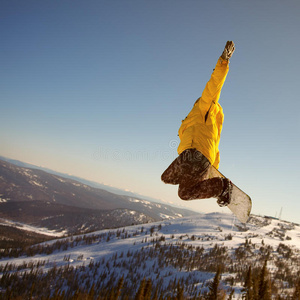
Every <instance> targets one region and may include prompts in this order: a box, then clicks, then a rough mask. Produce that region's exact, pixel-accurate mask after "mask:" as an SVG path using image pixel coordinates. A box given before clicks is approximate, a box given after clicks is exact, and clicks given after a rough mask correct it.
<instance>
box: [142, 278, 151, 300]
mask: <svg viewBox="0 0 300 300" xmlns="http://www.w3.org/2000/svg"><path fill="white" fill-rule="evenodd" d="M151 293H152V282H151V279H148V280H147V282H146V286H145V289H144V298H143V299H144V300H150V299H151Z"/></svg>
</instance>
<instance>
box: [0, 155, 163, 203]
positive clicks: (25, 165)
mask: <svg viewBox="0 0 300 300" xmlns="http://www.w3.org/2000/svg"><path fill="white" fill-rule="evenodd" d="M0 160H3V161H6V162H9V163H11V164H13V165H16V166H18V167H23V168H27V169H28V168H29V169H36V170H42V171H45V172H47V173H49V174H53V175H58V176H60V177H64V178H68V179H72V180H75V181H79V182H81V183H83V184H86V185H88V186H91V187H94V188H99V189H103V190H105V191H108V192H111V193H113V194H117V195H124V196H131V197H138V198H142V199H144V200H149V201H152V202H158V203H163V202H161V201H160V200H158V199H154V198H152V197H149V196H146V195H140V194H138V193H134V192H131V191H127V190H123V189H119V188H116V187H112V186H109V185H105V184H102V183H99V182H95V181H92V180H87V179H84V178H81V177H78V176H74V175H69V174H66V173H61V172H56V171H54V170H51V169H48V168H44V167H40V166H36V165H32V164H28V163H25V162H22V161H19V160H15V159H10V158H6V157H4V156H0Z"/></svg>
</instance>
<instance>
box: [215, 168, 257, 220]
mask: <svg viewBox="0 0 300 300" xmlns="http://www.w3.org/2000/svg"><path fill="white" fill-rule="evenodd" d="M213 177H225V176H224V175H223V174H222V173H221V172H219V171H218V170H217V169H216V168H214V167H213V166H212V167H211V171H210V174H209V178H213ZM227 207H228V208H229V209H230V210H231V211H232V212H233V214H234V215H235V216H236V217H237V219H238V220H239V221H240V222H242V223H246V222H247V221H248V219H249V215H250V212H251V208H252V201H251V198H250V197H249V196H248V195H247V194H246V193H245V192H243V191H242V190H241V189H240V188H238V187H237V186H236V185H235V184H232V194H231V201H230V204H228V205H227Z"/></svg>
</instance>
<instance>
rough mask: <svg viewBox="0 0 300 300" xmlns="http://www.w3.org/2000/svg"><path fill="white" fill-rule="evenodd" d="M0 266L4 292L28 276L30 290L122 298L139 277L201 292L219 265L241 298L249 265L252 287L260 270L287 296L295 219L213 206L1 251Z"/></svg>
mask: <svg viewBox="0 0 300 300" xmlns="http://www.w3.org/2000/svg"><path fill="white" fill-rule="evenodd" d="M12 255H13V256H14V257H9V256H12ZM265 262H266V263H267V269H268V273H266V274H268V275H264V276H266V278H265V279H264V278H262V277H261V276H260V274H261V272H262V271H261V270H262V268H263V266H264V263H265ZM0 266H1V267H0V273H1V274H2V275H1V276H2V278H1V280H0V284H1V286H0V288H1V289H2V292H3V293H5V292H7V291H11V289H12V288H13V287H14V288H15V289H16V287H18V286H22V285H24V282H27V283H26V284H27V286H29V287H31V286H32V282H33V281H34V282H35V289H34V293H36V295H37V296H41V295H44V296H49V295H50V293H52V295H53V293H54V291H56V293H58V294H59V293H64V295H65V296H69V297H70V296H71V295H74V293H75V292H76V293H83V294H84V293H90V292H93V293H95V294H96V295H97V294H99V293H100V294H101V293H105V291H106V292H107V291H108V290H110V291H115V292H116V293H120V294H121V295H124V293H125V291H126V294H127V295H129V296H130V297H129V299H131V298H133V297H134V296H135V295H136V293H138V291H139V287H140V288H141V286H142V284H143V281H142V279H143V278H145V279H146V280H147V284H148V286H149V285H151V287H152V288H151V290H152V297H154V295H155V294H156V295H162V296H164V297H166V296H167V295H169V296H176V294H177V295H178V293H183V295H185V297H194V296H196V295H198V297H200V295H202V296H203V295H205V294H207V293H208V292H209V287H211V282H212V280H213V278H214V277H215V273H216V272H217V270H218V268H219V270H221V271H222V276H221V283H220V285H219V288H220V290H221V291H222V293H223V294H224V295H225V293H226V294H227V295H228V296H229V294H231V296H232V297H234V298H233V299H242V294H243V293H245V291H244V290H243V286H244V283H245V280H246V277H247V276H246V275H247V274H248V271H249V267H250V266H251V269H252V276H253V278H257V279H253V287H252V288H251V289H253V291H255V285H258V283H255V282H256V281H255V280H259V278H260V280H265V281H264V282H265V284H266V287H269V288H270V289H269V290H270V291H272V293H273V297H275V296H278V295H280V296H281V297H282V299H289V298H287V297H288V295H292V294H293V293H295V289H296V285H297V280H298V282H299V277H300V275H299V274H300V226H299V225H297V224H293V223H288V222H284V221H279V220H274V219H270V218H263V217H258V216H252V217H251V219H250V222H249V223H248V224H247V225H242V224H241V223H239V222H238V221H236V220H235V219H234V218H233V216H232V215H229V214H221V213H213V214H206V215H202V216H195V217H186V218H182V219H174V220H165V221H161V222H156V223H152V224H146V225H136V226H130V227H124V228H119V229H115V230H102V231H98V232H94V233H91V234H87V235H84V236H83V235H81V236H76V237H75V236H74V237H71V238H67V239H60V240H54V241H50V242H45V243H43V244H40V245H37V246H33V247H31V248H30V249H27V250H26V251H24V250H22V251H19V252H18V251H14V252H13V253H12V252H11V253H9V252H8V251H7V252H6V253H2V259H1V260H0ZM29 272H30V274H31V276H28V273H29ZM13 274H17V275H18V276H13ZM264 274H265V273H264ZM3 278H5V279H3ZM118 283H119V291H118V292H117V289H118V287H117V286H118ZM144 283H145V282H144ZM178 284H179V285H178ZM120 286H123V289H121V288H120ZM179 286H180V288H179ZM181 289H182V290H181ZM257 289H258V287H257ZM24 293H25V292H24ZM122 293H123V294H122ZM257 293H258V292H257ZM23 295H26V294H23ZM270 299H271V298H270Z"/></svg>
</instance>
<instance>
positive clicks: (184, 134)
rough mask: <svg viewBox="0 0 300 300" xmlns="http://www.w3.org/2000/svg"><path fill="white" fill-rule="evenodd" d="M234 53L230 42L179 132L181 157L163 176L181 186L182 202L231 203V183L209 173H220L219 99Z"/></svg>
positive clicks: (222, 204) (221, 111)
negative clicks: (208, 199) (211, 199)
mask: <svg viewBox="0 0 300 300" xmlns="http://www.w3.org/2000/svg"><path fill="white" fill-rule="evenodd" d="M234 50H235V46H234V43H233V42H232V41H228V42H227V43H226V46H225V48H224V51H223V53H222V55H221V56H220V58H219V59H218V62H217V64H216V67H215V69H214V71H213V73H212V75H211V78H210V80H209V81H208V83H207V84H206V87H205V89H204V91H203V93H202V95H201V97H200V98H199V99H197V101H196V102H195V104H194V106H193V108H192V110H191V111H190V113H189V114H188V116H187V117H186V118H185V119H184V120H183V121H182V124H181V126H180V128H179V138H180V144H179V147H178V149H177V151H178V154H179V156H178V157H177V158H176V159H175V160H174V161H173V162H172V164H171V165H170V166H169V167H168V168H167V169H166V170H165V172H164V173H163V174H162V176H161V179H162V181H163V182H165V183H168V184H175V185H176V184H179V188H178V195H179V197H180V198H181V199H182V200H194V199H204V198H212V197H213V198H217V199H218V201H217V203H218V204H219V205H220V206H227V205H228V204H229V203H230V195H231V189H232V183H231V181H230V180H229V179H227V178H220V177H214V178H210V177H211V176H210V174H211V172H210V171H211V168H212V166H213V167H215V168H216V169H218V167H219V162H220V154H219V149H218V146H219V142H220V135H221V130H222V124H223V120H224V114H223V109H222V107H221V105H220V104H219V98H220V94H221V89H222V86H223V84H224V82H225V79H226V76H227V73H228V71H229V59H230V58H231V56H232V54H233V52H234Z"/></svg>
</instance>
